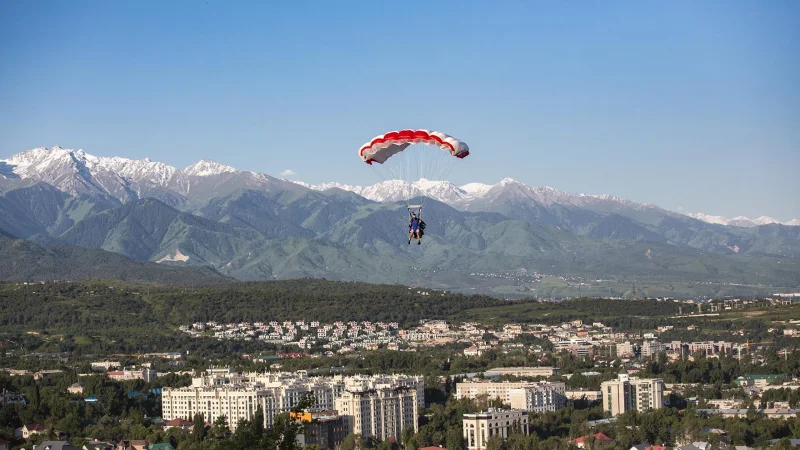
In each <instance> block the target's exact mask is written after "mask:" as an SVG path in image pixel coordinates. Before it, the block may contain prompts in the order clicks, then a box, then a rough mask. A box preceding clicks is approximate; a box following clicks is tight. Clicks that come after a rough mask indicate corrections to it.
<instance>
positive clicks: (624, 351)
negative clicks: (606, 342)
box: [617, 342, 636, 358]
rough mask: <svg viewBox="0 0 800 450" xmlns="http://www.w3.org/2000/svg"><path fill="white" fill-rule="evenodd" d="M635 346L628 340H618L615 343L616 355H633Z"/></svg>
mask: <svg viewBox="0 0 800 450" xmlns="http://www.w3.org/2000/svg"><path fill="white" fill-rule="evenodd" d="M635 349H636V346H635V345H633V344H631V343H630V342H620V343H619V344H617V357H620V358H622V357H626V356H633V355H634V351H635Z"/></svg>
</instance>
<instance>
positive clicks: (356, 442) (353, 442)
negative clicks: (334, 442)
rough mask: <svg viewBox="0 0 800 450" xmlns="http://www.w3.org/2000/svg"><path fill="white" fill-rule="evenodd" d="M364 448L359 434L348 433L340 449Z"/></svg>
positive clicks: (353, 449)
mask: <svg viewBox="0 0 800 450" xmlns="http://www.w3.org/2000/svg"><path fill="white" fill-rule="evenodd" d="M364 448H366V444H365V443H364V440H363V439H361V435H360V434H352V433H351V434H348V435H347V436H345V438H344V440H343V441H342V445H341V450H363V449H364Z"/></svg>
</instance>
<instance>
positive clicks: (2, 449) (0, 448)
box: [0, 439, 11, 450]
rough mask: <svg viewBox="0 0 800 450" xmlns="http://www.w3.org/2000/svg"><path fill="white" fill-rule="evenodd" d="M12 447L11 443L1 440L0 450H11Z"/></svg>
mask: <svg viewBox="0 0 800 450" xmlns="http://www.w3.org/2000/svg"><path fill="white" fill-rule="evenodd" d="M10 445H11V443H10V442H8V441H6V440H3V439H0V450H9V449H10V448H11V447H9V446H10Z"/></svg>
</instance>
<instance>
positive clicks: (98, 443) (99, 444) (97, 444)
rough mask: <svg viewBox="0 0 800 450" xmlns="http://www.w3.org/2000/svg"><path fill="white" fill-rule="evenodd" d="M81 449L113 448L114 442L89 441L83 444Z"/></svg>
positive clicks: (98, 449) (104, 449)
mask: <svg viewBox="0 0 800 450" xmlns="http://www.w3.org/2000/svg"><path fill="white" fill-rule="evenodd" d="M81 450H114V444H111V443H109V442H102V441H91V442H88V443H86V444H83V447H81Z"/></svg>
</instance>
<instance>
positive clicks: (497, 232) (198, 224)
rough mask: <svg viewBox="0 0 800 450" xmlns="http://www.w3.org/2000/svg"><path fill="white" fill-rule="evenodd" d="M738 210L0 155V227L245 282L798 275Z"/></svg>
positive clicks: (783, 280) (506, 187)
mask: <svg viewBox="0 0 800 450" xmlns="http://www.w3.org/2000/svg"><path fill="white" fill-rule="evenodd" d="M407 201H411V202H414V203H422V202H424V204H425V207H424V218H425V220H426V222H427V223H428V228H427V229H426V237H425V239H424V245H422V246H413V247H409V246H408V245H406V233H407V230H406V224H407V218H408V216H407V212H406V211H405V209H406V208H405V207H406V204H407V203H406V202H407ZM736 220H738V219H734V221H733V222H729V225H724V224H719V223H710V222H711V221H712V219H709V218H707V217H705V216H704V217H697V218H695V217H691V216H687V215H683V214H679V213H675V212H672V211H668V210H666V209H663V208H660V207H658V206H656V205H650V204H641V203H635V202H631V201H628V200H625V199H622V198H618V197H614V196H609V195H585V194H572V193H568V192H564V191H560V190H557V189H554V188H550V187H530V186H527V185H525V184H523V183H520V182H518V181H515V180H512V179H504V180H502V181H500V182H499V183H497V184H494V185H488V184H481V183H470V184H467V185H464V186H455V185H453V184H451V183H448V182H444V181H430V180H419V181H416V182H413V183H409V182H402V181H397V180H391V181H385V182H382V183H378V184H375V185H372V186H366V187H361V186H349V185H341V184H338V183H331V184H326V185H313V186H312V185H307V184H305V183H301V182H293V181H288V180H284V179H278V178H274V177H271V176H269V175H265V174H260V173H255V172H249V171H241V170H237V169H234V168H233V167H230V166H226V165H224V164H219V163H216V162H213V161H199V162H197V163H195V164H192V165H190V166H189V167H186V168H185V169H182V170H181V169H177V168H175V167H172V166H169V165H166V164H164V163H161V162H154V161H151V160H149V159H144V160H130V159H125V158H119V157H114V158H103V157H96V156H93V155H90V154H88V153H85V152H84V151H82V150H68V149H62V148H60V147H53V148H50V149H46V148H37V149H32V150H28V151H25V152H22V153H19V154H16V155H14V156H12V157H10V158H8V159H6V160H0V230H4V231H5V232H7V233H10V234H12V235H15V236H18V237H21V238H25V239H28V240H31V241H34V242H36V243H37V245H44V246H58V245H62V246H63V245H72V246H78V247H83V248H87V249H101V250H106V251H110V252H115V253H119V254H122V255H124V256H126V257H129V258H131V259H133V260H137V261H151V262H159V263H160V264H162V265H164V264H167V265H170V266H209V267H210V268H213V270H215V271H218V272H220V273H222V274H224V275H227V276H231V277H234V278H238V279H248V280H252V279H276V278H297V277H307V276H311V277H326V278H329V279H338V280H358V281H370V282H401V283H419V284H427V285H432V286H434V287H443V288H448V289H470V288H474V287H476V286H483V285H485V284H489V285H494V284H497V282H495V281H486V280H487V279H488V278H489V277H488V276H487V275H486V274H495V275H497V276H498V277H499V278H502V279H503V280H504V281H503V282H504V283H516V284H520V283H522V284H525V283H526V281H524V280H522V281H520V279H518V278H517V279H512V278H513V277H507V276H505V275H499V274H508V273H520V271H523V272H524V273H531V272H539V273H544V274H551V275H557V276H573V277H574V276H584V277H616V278H619V279H626V278H630V277H634V276H635V277H638V279H648V278H651V279H659V280H671V281H682V282H689V283H697V282H718V283H745V284H746V283H750V284H765V285H775V286H800V226H789V225H784V224H780V223H767V224H759V223H754V224H753V225H745V226H736V225H741V224H742V223H740V222H736ZM765 220H766V219H763V218H762V219H761V221H762V222H764V221H765ZM0 256H2V255H0ZM18 257H19V256H18Z"/></svg>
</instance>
